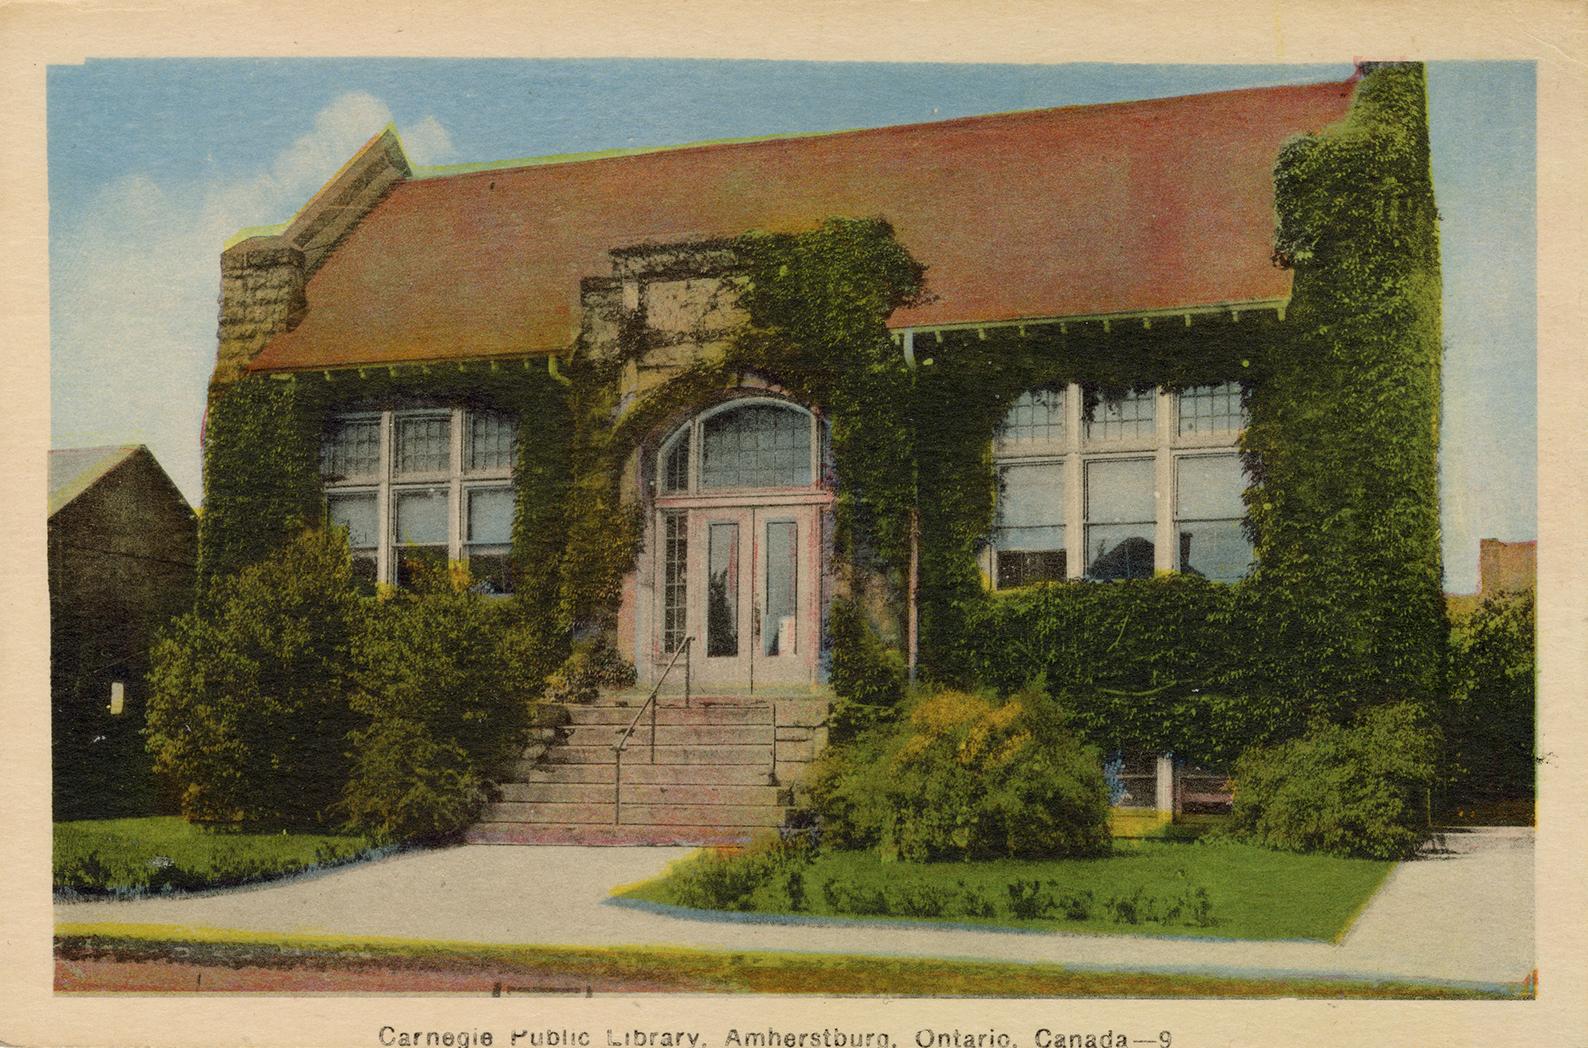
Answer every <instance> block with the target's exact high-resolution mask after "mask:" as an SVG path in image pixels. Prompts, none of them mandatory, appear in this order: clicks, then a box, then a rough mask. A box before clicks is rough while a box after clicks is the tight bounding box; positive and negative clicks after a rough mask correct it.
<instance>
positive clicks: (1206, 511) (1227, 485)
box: [1175, 455, 1246, 520]
mask: <svg viewBox="0 0 1588 1048" xmlns="http://www.w3.org/2000/svg"><path fill="white" fill-rule="evenodd" d="M1176 472H1177V474H1178V476H1177V483H1176V484H1175V503H1176V506H1175V516H1176V517H1178V518H1181V519H1188V520H1210V519H1220V518H1232V517H1233V518H1235V519H1237V520H1239V519H1240V518H1241V517H1244V516H1246V507H1245V505H1243V504H1242V502H1241V492H1243V491H1244V490H1246V474H1245V472H1244V471H1243V469H1242V467H1241V458H1240V456H1239V455H1198V456H1197V457H1195V458H1182V459H1180V460H1179V462H1178V463H1177V465H1176Z"/></svg>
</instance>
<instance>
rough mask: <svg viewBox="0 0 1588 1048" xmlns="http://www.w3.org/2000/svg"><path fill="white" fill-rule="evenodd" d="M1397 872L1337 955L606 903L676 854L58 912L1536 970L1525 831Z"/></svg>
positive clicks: (1459, 843) (1274, 946)
mask: <svg viewBox="0 0 1588 1048" xmlns="http://www.w3.org/2000/svg"><path fill="white" fill-rule="evenodd" d="M1448 843H1449V845H1450V848H1451V852H1450V854H1447V855H1439V856H1430V857H1428V858H1423V859H1419V860H1417V861H1415V862H1409V863H1404V864H1402V865H1401V866H1400V867H1399V868H1397V869H1396V871H1395V872H1394V873H1393V874H1392V875H1391V876H1390V879H1389V881H1388V882H1387V883H1386V884H1385V886H1384V887H1383V888H1382V889H1381V890H1380V891H1379V893H1378V895H1377V896H1375V898H1374V899H1373V901H1372V903H1371V904H1370V905H1369V907H1368V909H1367V910H1366V912H1365V913H1364V914H1363V915H1362V917H1361V918H1359V919H1358V921H1357V924H1356V925H1355V927H1354V928H1353V929H1352V930H1351V932H1350V933H1349V934H1348V935H1347V936H1346V938H1345V940H1344V941H1343V942H1342V943H1340V944H1338V945H1334V944H1327V943H1305V942H1250V941H1228V940H1220V941H1207V940H1195V939H1164V938H1148V937H1138V936H1102V935H1069V934H1062V933H1031V932H1005V931H982V930H972V929H963V928H933V927H923V926H919V925H917V926H888V925H879V924H878V923H876V922H868V923H864V924H838V923H831V924H824V923H816V922H810V921H806V922H801V923H795V924H785V923H772V922H768V921H764V920H763V921H746V920H714V919H694V918H686V917H677V916H672V915H669V914H665V913H655V912H649V911H646V910H641V909H635V908H632V907H628V906H621V905H615V904H612V903H610V902H608V901H607V900H608V897H609V896H610V894H611V892H612V890H613V889H614V888H616V887H618V886H620V885H625V884H632V883H634V882H637V881H641V880H646V879H648V878H650V877H652V876H654V875H655V874H657V873H658V872H660V871H661V870H662V868H663V867H664V866H665V865H666V864H667V863H669V862H672V861H674V860H676V859H679V858H682V857H683V856H685V855H687V854H689V851H690V849H687V848H574V847H502V846H496V847H493V846H489V845H475V846H466V847H458V848H449V849H445V850H439V851H426V852H416V853H412V854H406V855H398V856H393V857H391V858H388V859H384V860H381V861H377V862H372V863H368V864H364V865H358V866H353V867H349V868H347V869H343V870H335V871H331V872H328V873H326V874H323V875H319V876H312V877H304V878H299V879H296V880H291V881H286V882H282V883H278V884H274V885H267V886H261V887H258V888H252V889H239V890H234V891H228V892H221V893H215V894H211V895H194V896H185V897H167V898H151V899H142V900H136V901H131V902H79V903H58V904H57V905H56V907H55V916H56V920H57V922H71V923H79V922H100V921H105V922H116V923H136V924H162V925H179V926H184V927H208V928H230V929H245V930H250V931H261V932H276V933H327V932H328V933H334V934H339V935H352V936H359V935H370V936H394V937H401V938H417V939H442V940H453V941H467V942H487V943H538V944H548V945H583V946H608V945H619V944H623V945H657V946H663V945H665V946H688V947H698V948H702V949H717V950H784V951H797V952H823V953H846V954H886V955H895V956H925V957H944V958H963V959H976V960H997V961H1047V962H1053V963H1058V964H1064V965H1067V966H1071V967H1075V968H1090V969H1121V970H1131V971H1180V972H1199V973H1208V974H1227V975H1253V976H1264V975H1269V976H1272V975H1281V974H1282V975H1287V976H1319V977H1323V976H1336V977H1351V978H1359V979H1396V980H1418V981H1435V982H1441V983H1463V984H1473V985H1485V986H1492V985H1495V984H1515V983H1518V982H1520V981H1522V980H1523V979H1524V978H1525V977H1526V976H1527V975H1528V973H1529V972H1530V971H1531V970H1532V968H1533V967H1534V959H1533V958H1534V949H1533V837H1532V832H1531V831H1530V830H1494V831H1481V832H1476V833H1464V834H1458V835H1452V836H1451V837H1450V838H1448Z"/></svg>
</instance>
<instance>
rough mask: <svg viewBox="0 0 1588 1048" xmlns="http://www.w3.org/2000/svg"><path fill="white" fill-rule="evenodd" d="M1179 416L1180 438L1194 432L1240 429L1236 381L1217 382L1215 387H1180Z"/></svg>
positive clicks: (1241, 411) (1242, 411) (1242, 419)
mask: <svg viewBox="0 0 1588 1048" xmlns="http://www.w3.org/2000/svg"><path fill="white" fill-rule="evenodd" d="M1179 418H1180V435H1181V436H1182V437H1184V436H1190V435H1191V434H1194V433H1238V432H1240V431H1241V430H1242V429H1244V428H1245V427H1246V411H1245V409H1244V408H1242V407H1241V387H1240V383H1238V382H1220V383H1219V384H1218V385H1216V386H1194V387H1192V388H1191V389H1187V390H1182V391H1181V393H1180V405H1179Z"/></svg>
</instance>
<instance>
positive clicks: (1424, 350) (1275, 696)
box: [1235, 65, 1446, 721]
mask: <svg viewBox="0 0 1588 1048" xmlns="http://www.w3.org/2000/svg"><path fill="white" fill-rule="evenodd" d="M1426 112H1427V108H1426V99H1425V95H1424V78H1423V71H1422V68H1421V67H1420V66H1415V65H1396V66H1388V67H1383V68H1380V69H1378V70H1376V71H1373V72H1371V73H1370V74H1369V75H1368V76H1366V77H1365V79H1363V81H1362V82H1361V83H1360V84H1359V86H1358V88H1357V94H1356V99H1355V104H1354V105H1353V106H1352V109H1351V112H1350V113H1349V114H1348V116H1347V117H1346V118H1345V120H1344V121H1342V122H1341V123H1339V124H1337V125H1335V126H1333V127H1331V128H1329V129H1327V130H1325V131H1324V132H1323V133H1322V134H1319V135H1316V136H1311V137H1307V138H1303V139H1300V140H1298V141H1296V142H1294V143H1292V144H1291V145H1290V146H1288V147H1287V148H1286V149H1285V150H1284V151H1283V152H1282V154H1281V155H1280V158H1279V163H1278V166H1277V168H1276V171H1275V188H1276V203H1277V208H1278V212H1279V226H1278V230H1277V232H1276V244H1277V248H1276V255H1275V257H1276V260H1277V261H1278V262H1279V263H1280V264H1283V265H1287V266H1289V267H1291V268H1292V269H1293V270H1294V271H1295V282H1294V290H1293V294H1292V299H1291V306H1290V321H1289V324H1288V327H1289V328H1290V329H1291V334H1290V336H1289V338H1288V345H1287V346H1286V350H1285V352H1284V353H1283V354H1279V355H1276V357H1275V358H1274V360H1273V362H1272V369H1271V374H1270V375H1269V376H1268V378H1267V381H1265V382H1264V383H1263V384H1261V385H1260V386H1258V387H1257V388H1256V389H1255V390H1254V391H1253V396H1252V405H1251V407H1252V420H1251V425H1250V427H1249V429H1248V430H1247V432H1246V436H1245V443H1244V447H1245V450H1246V452H1247V456H1248V461H1249V464H1250V466H1251V468H1252V470H1253V472H1254V475H1255V484H1254V486H1253V488H1252V489H1251V490H1250V491H1249V492H1248V499H1247V504H1248V509H1249V512H1250V516H1251V521H1252V525H1253V529H1254V533H1255V536H1256V544H1257V557H1258V567H1257V568H1256V570H1255V572H1254V574H1253V575H1252V577H1251V578H1250V579H1248V580H1247V583H1246V584H1245V585H1244V586H1243V587H1242V597H1243V601H1242V607H1241V614H1242V615H1243V617H1244V618H1245V620H1246V622H1247V623H1248V629H1249V636H1251V637H1252V638H1253V639H1254V640H1256V641H1257V642H1258V643H1256V644H1254V645H1253V650H1252V651H1251V653H1250V656H1249V657H1248V658H1247V659H1246V660H1244V661H1243V663H1242V665H1241V666H1240V667H1239V668H1238V672H1237V674H1236V676H1235V682H1236V683H1237V684H1238V685H1239V687H1240V688H1241V690H1242V691H1243V692H1244V693H1245V694H1247V695H1248V697H1249V699H1250V701H1252V702H1254V703H1259V704H1263V705H1266V706H1268V707H1269V708H1270V709H1271V712H1272V715H1273V717H1274V718H1276V719H1291V720H1293V721H1294V720H1295V719H1296V718H1301V717H1305V716H1307V715H1309V714H1323V715H1326V716H1335V717H1339V716H1343V715H1344V714H1346V713H1347V712H1348V711H1349V710H1348V707H1349V706H1350V705H1361V704H1370V703H1373V702H1377V701H1385V700H1390V699H1394V698H1411V699H1423V700H1427V699H1429V698H1432V697H1433V696H1434V695H1436V694H1437V693H1438V691H1439V689H1440V687H1441V680H1440V675H1441V670H1440V667H1441V665H1442V664H1443V661H1444V660H1443V649H1444V644H1445V638H1446V621H1445V613H1444V601H1443V597H1442V594H1441V577H1442V565H1441V562H1440V547H1439V509H1438V507H1439V503H1438V463H1437V453H1438V430H1439V374H1440V354H1441V346H1440V316H1439V313H1440V308H1439V307H1440V279H1439V243H1438V226H1437V220H1438V215H1437V213H1436V211H1435V208H1434V197H1433V185H1432V181H1431V177H1430V171H1429V154H1428V128H1427V121H1426Z"/></svg>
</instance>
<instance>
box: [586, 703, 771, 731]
mask: <svg viewBox="0 0 1588 1048" xmlns="http://www.w3.org/2000/svg"><path fill="white" fill-rule="evenodd" d="M558 708H559V709H561V710H563V711H565V713H566V720H567V723H569V724H574V725H583V724H613V725H616V726H618V727H620V728H622V727H626V726H627V725H628V724H629V722H630V721H632V720H633V719H634V715H635V714H636V713H638V712H639V711H640V707H639V706H638V705H634V706H577V705H572V704H567V705H562V706H559V707H558ZM650 720H651V715H650V712H649V711H647V712H646V714H645V716H644V717H642V718H641V719H640V724H641V725H648V724H649V723H650ZM656 723H657V724H658V725H662V724H667V725H674V724H713V725H728V724H771V723H772V707H771V706H768V705H765V704H756V705H744V704H742V703H733V704H730V703H726V702H713V703H703V702H701V701H700V700H698V699H697V700H695V701H694V702H693V703H691V705H689V706H688V707H684V706H666V705H664V706H658V707H657V708H656Z"/></svg>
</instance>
